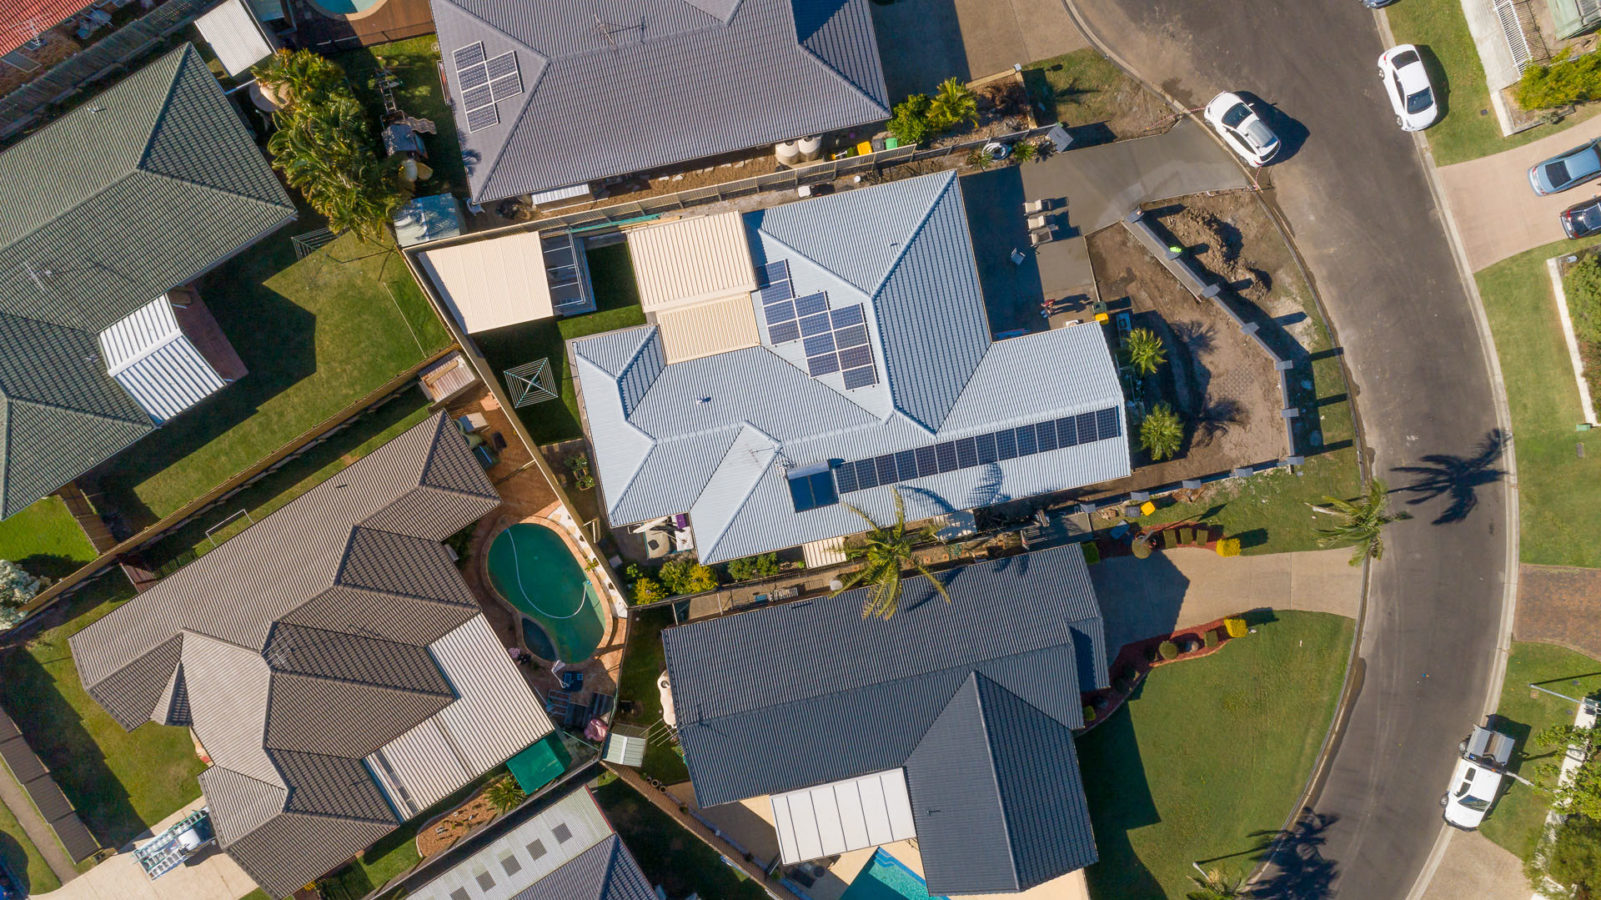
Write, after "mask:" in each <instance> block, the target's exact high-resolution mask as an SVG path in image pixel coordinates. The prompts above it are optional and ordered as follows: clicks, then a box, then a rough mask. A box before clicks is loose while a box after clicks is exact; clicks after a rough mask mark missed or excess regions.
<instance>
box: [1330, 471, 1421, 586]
mask: <svg viewBox="0 0 1601 900" xmlns="http://www.w3.org/2000/svg"><path fill="white" fill-rule="evenodd" d="M1388 494H1389V489H1388V488H1386V487H1385V486H1384V482H1383V481H1380V480H1379V479H1377V478H1375V479H1373V481H1372V482H1371V483H1370V484H1369V485H1368V495H1367V498H1366V499H1363V500H1359V501H1356V502H1353V501H1350V500H1341V499H1339V498H1337V497H1324V498H1323V502H1324V504H1325V505H1323V506H1319V505H1317V504H1315V503H1313V504H1308V505H1310V506H1311V507H1312V510H1313V512H1319V513H1322V514H1324V515H1326V516H1333V517H1334V523H1333V524H1332V525H1330V526H1329V527H1327V528H1319V529H1318V532H1317V534H1318V543H1319V544H1321V545H1322V546H1324V547H1351V548H1353V549H1354V552H1353V553H1352V554H1351V565H1353V566H1359V565H1361V564H1362V561H1363V560H1365V559H1382V558H1383V557H1384V526H1386V525H1388V524H1390V523H1391V522H1399V521H1400V520H1402V519H1410V518H1412V516H1411V515H1409V514H1408V513H1404V512H1399V513H1392V512H1390V504H1389V496H1388Z"/></svg>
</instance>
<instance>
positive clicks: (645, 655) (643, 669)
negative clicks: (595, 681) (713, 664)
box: [617, 607, 689, 784]
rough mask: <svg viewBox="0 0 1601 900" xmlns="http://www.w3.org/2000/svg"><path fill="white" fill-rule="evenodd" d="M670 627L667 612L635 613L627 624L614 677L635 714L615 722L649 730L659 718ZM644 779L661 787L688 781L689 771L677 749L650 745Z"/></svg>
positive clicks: (670, 615) (661, 743)
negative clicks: (664, 640)
mask: <svg viewBox="0 0 1601 900" xmlns="http://www.w3.org/2000/svg"><path fill="white" fill-rule="evenodd" d="M672 624H673V613H672V610H670V609H667V608H665V607H664V608H661V609H651V610H634V611H633V613H632V614H631V616H630V618H629V621H628V647H627V648H626V649H625V650H624V651H623V669H622V671H621V672H620V673H619V674H618V677H617V682H618V684H617V696H618V697H620V698H621V699H624V700H632V701H633V703H634V711H633V712H632V713H631V714H629V715H627V716H622V715H619V718H618V721H620V722H628V723H630V724H634V725H640V726H644V727H649V726H651V725H654V724H655V723H656V722H657V721H659V720H660V719H661V717H662V700H661V691H660V690H658V689H657V687H656V679H657V678H658V677H660V676H661V673H662V672H663V671H664V670H665V669H666V668H667V662H666V658H665V656H664V654H663V651H662V629H663V628H667V627H669V626H671V625H672ZM640 771H641V772H643V773H644V774H645V775H647V776H649V777H651V778H655V779H656V780H657V781H660V782H661V783H663V784H678V783H679V782H682V781H688V780H689V769H687V768H685V766H684V757H683V755H682V754H681V753H680V752H679V750H678V748H677V747H676V746H673V745H671V744H668V743H666V742H664V741H653V742H651V743H650V744H649V745H648V746H647V747H646V748H645V764H644V765H643V766H641V767H640Z"/></svg>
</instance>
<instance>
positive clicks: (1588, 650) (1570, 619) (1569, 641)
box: [1512, 565, 1601, 659]
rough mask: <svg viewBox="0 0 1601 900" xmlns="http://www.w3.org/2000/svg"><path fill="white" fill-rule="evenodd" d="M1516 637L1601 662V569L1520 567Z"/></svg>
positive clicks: (1514, 626)
mask: <svg viewBox="0 0 1601 900" xmlns="http://www.w3.org/2000/svg"><path fill="white" fill-rule="evenodd" d="M1518 571H1519V574H1518V609H1517V621H1516V622H1515V623H1514V624H1513V626H1512V636H1513V637H1515V638H1517V639H1518V640H1520V641H1545V642H1546V643H1550V644H1558V645H1560V646H1563V647H1567V648H1568V649H1570V650H1574V651H1576V652H1579V653H1583V654H1585V655H1586V656H1592V657H1595V658H1596V659H1601V629H1598V628H1597V627H1596V623H1597V622H1601V569H1580V568H1574V567H1570V566H1530V565H1524V566H1520V567H1519V569H1518Z"/></svg>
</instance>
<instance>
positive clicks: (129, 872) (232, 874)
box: [33, 797, 256, 900]
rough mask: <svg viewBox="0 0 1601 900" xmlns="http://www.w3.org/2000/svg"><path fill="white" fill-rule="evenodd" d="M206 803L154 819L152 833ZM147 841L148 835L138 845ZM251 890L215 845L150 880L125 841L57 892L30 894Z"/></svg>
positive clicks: (220, 895)
mask: <svg viewBox="0 0 1601 900" xmlns="http://www.w3.org/2000/svg"><path fill="white" fill-rule="evenodd" d="M205 805H206V798H204V797H201V798H199V799H197V800H195V801H194V802H192V803H190V804H189V805H187V806H185V807H184V808H183V809H180V810H178V811H177V812H175V813H173V814H172V815H170V816H168V817H166V818H165V819H162V820H161V821H160V822H158V823H156V825H155V827H154V828H153V829H151V833H152V834H159V833H161V832H163V831H166V830H167V829H168V828H169V827H171V826H172V825H173V824H174V823H176V822H177V821H178V820H179V819H182V818H183V817H184V816H187V815H188V814H189V813H191V812H193V811H195V810H197V809H199V808H200V807H202V806H205ZM146 840H148V838H145V839H141V840H140V841H139V842H138V843H141V844H142V843H144V842H145V841H146ZM255 889H256V883H255V882H254V881H252V880H251V879H250V876H249V875H246V874H245V871H244V869H241V868H240V867H239V864H238V863H236V862H234V860H233V857H231V856H229V855H228V854H226V853H223V852H222V851H221V850H218V849H217V848H216V845H212V846H211V847H210V848H209V849H207V850H205V851H203V852H202V854H201V855H200V856H198V857H195V858H193V859H191V860H190V861H189V862H188V863H186V864H185V865H181V866H179V867H177V868H176V869H173V870H172V871H170V872H168V873H167V874H165V875H163V876H161V877H160V878H158V879H156V880H155V881H151V880H150V878H149V877H148V876H146V875H145V873H144V870H143V869H141V868H140V866H139V861H138V860H137V859H135V858H134V855H133V847H132V846H131V845H130V846H128V847H124V848H122V851H121V852H120V853H118V854H117V855H116V856H113V857H111V858H110V859H108V860H106V861H105V862H102V863H100V864H99V865H97V866H95V867H94V868H92V869H90V870H89V871H87V872H85V873H83V874H82V875H79V876H78V877H77V878H74V879H72V880H71V881H69V882H67V883H66V884H64V885H62V886H61V888H60V889H59V890H55V891H51V892H50V893H48V894H34V895H33V896H35V897H49V898H50V900H238V898H239V897H243V896H245V895H246V894H248V893H250V892H251V891H254V890H255Z"/></svg>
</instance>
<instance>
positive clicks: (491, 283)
mask: <svg viewBox="0 0 1601 900" xmlns="http://www.w3.org/2000/svg"><path fill="white" fill-rule="evenodd" d="M418 259H419V260H420V261H421V263H422V267H423V269H424V271H426V272H427V273H428V277H430V278H432V279H433V282H434V286H435V287H436V288H437V289H438V291H439V298H440V299H441V300H442V301H444V304H445V305H446V306H447V307H449V308H450V312H451V315H453V316H455V317H456V321H457V322H459V323H461V327H462V328H463V329H465V330H466V331H467V332H469V333H473V332H479V331H488V330H490V329H492V328H503V327H505V326H507V325H519V324H522V323H523V322H532V321H534V320H536V319H548V318H550V317H551V316H552V315H554V314H555V312H554V310H553V308H552V307H551V302H550V284H549V282H547V280H546V275H545V251H544V248H543V246H542V245H541V244H540V240H539V234H538V232H533V231H524V232H519V233H517V234H510V235H506V236H505V237H498V238H490V239H488V240H482V241H471V242H469V243H465V244H455V245H452V246H449V247H441V248H439V249H437V250H425V251H423V252H422V253H420V254H418Z"/></svg>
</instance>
